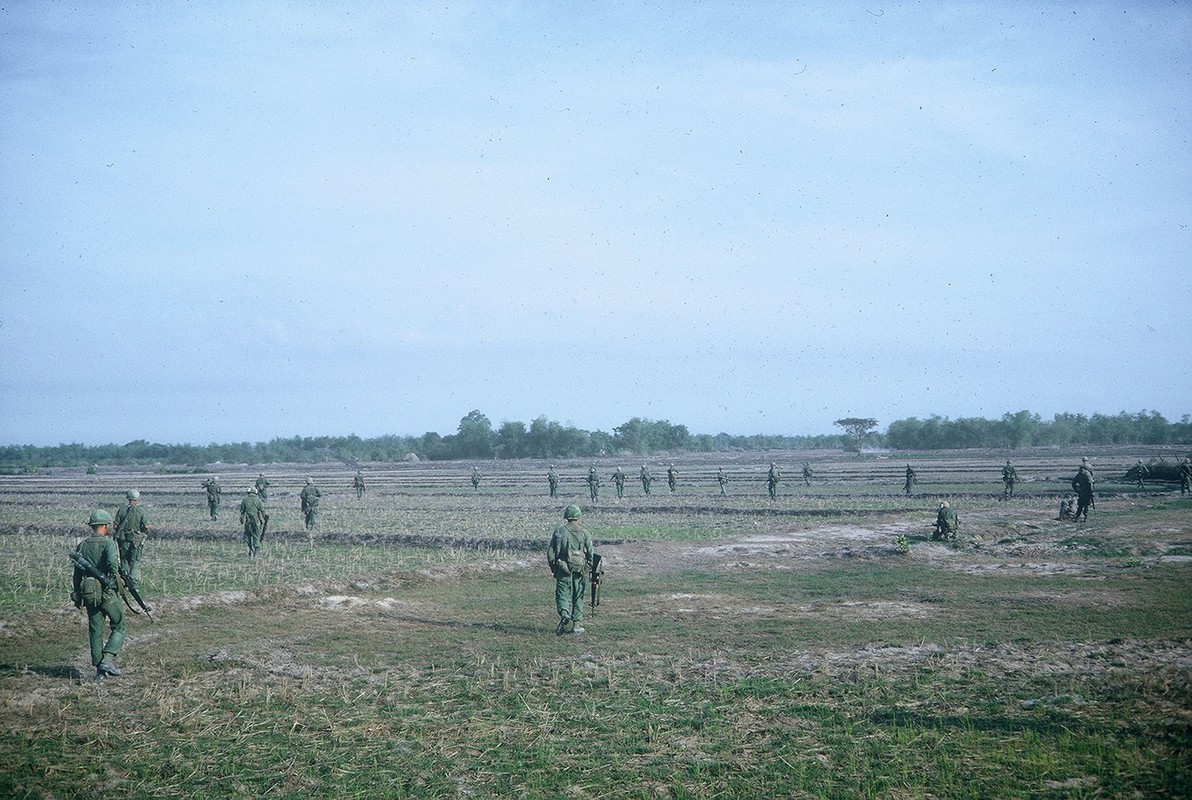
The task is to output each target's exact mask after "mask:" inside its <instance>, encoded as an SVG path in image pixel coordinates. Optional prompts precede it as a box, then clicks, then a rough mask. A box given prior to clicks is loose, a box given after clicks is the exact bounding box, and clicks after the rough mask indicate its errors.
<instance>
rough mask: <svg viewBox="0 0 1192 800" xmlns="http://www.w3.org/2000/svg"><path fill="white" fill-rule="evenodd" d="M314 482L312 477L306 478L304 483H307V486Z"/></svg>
mask: <svg viewBox="0 0 1192 800" xmlns="http://www.w3.org/2000/svg"><path fill="white" fill-rule="evenodd" d="M314 482H315V479H314V478H307V479H306V485H307V486H310V485H311V484H312V483H314Z"/></svg>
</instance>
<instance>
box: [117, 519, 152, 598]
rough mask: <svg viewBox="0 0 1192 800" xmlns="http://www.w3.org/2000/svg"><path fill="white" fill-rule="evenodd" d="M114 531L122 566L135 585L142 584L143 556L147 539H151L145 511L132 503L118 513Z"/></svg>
mask: <svg viewBox="0 0 1192 800" xmlns="http://www.w3.org/2000/svg"><path fill="white" fill-rule="evenodd" d="M114 530H115V534H114V535H113V537H112V538H114V539H115V540H116V547H117V548H118V550H119V552H120V565H121V567H122V568H123V570H124V571H125V572H127V573H128V574H129V575H130V576H132V582H133V583H134V584H137V583H140V581H141V554H142V553H143V552H144V549H145V539H147V538H148V537H149V525H148V523H147V521H146V515H145V509H144V508H142V507H141V506H140V505H133V504H132V503H129V504H128V505H126V506H125V507H124V508H122V509H120V511H118V512H117V513H116V522H115V525H114Z"/></svg>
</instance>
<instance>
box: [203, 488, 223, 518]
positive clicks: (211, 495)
mask: <svg viewBox="0 0 1192 800" xmlns="http://www.w3.org/2000/svg"><path fill="white" fill-rule="evenodd" d="M203 488H204V489H206V490H207V511H208V512H210V514H211V521H212V522H214V521H216V520H217V519H219V500H220V497H219V495H220V492H222V491H223V490H222V489H221V488H220V486H219V481H217V480H215V478H212V479H211V480H209V481H204V482H203Z"/></svg>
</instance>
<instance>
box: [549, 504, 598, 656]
mask: <svg viewBox="0 0 1192 800" xmlns="http://www.w3.org/2000/svg"><path fill="white" fill-rule="evenodd" d="M579 518H580V510H579V506H577V505H570V506H567V508H566V509H565V510H564V511H563V519H564V520H566V523H565V524H563V525H560V526H559V527H557V528H555V531H554V533H553V534H551V537H550V546H549V547H548V548H547V551H546V563H547V564H548V565H549V566H550V570H551V574H553V575H554V577H555V609H556V610H557V611H558V612H559V625H558V627H556V628H555V633H556V634H558V635H559V636H562V635H564V634H566V633H572V634H580V633H583V632H584V629H583V628H581V627H580V624H579V623H580V622H582V621H583V618H584V595H585V594H586V593H587V588H588V581H587V574H588V567H589V565H590V564H591V563H592V538H591V537H590V536H588V532H587V531H586V530H584V529H583V528H582V527H581V526H580V524H579Z"/></svg>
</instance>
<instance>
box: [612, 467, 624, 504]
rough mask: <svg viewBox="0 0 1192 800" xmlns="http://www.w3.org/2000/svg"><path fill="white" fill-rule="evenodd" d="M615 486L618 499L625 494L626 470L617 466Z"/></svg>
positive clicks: (614, 479)
mask: <svg viewBox="0 0 1192 800" xmlns="http://www.w3.org/2000/svg"><path fill="white" fill-rule="evenodd" d="M612 477H613V486H615V487H616V488H617V499H618V500H620V499H621V498H622V497H624V496H625V470H623V469H621V468H620V467H617V468H616V469H615V470H613V476H612Z"/></svg>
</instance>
